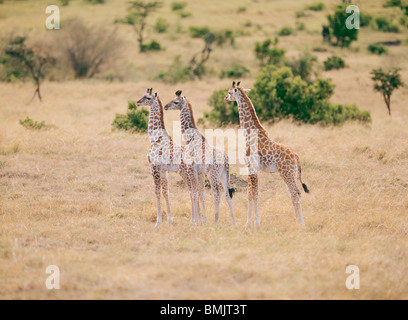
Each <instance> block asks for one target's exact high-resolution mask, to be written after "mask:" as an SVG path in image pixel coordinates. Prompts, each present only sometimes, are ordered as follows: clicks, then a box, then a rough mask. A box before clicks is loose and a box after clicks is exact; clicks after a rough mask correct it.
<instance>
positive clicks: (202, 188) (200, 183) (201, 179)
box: [198, 174, 207, 223]
mask: <svg viewBox="0 0 408 320" xmlns="http://www.w3.org/2000/svg"><path fill="white" fill-rule="evenodd" d="M198 193H199V196H200V202H201V207H202V213H203V221H204V223H207V215H206V213H205V174H199V175H198Z"/></svg>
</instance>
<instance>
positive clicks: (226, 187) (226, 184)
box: [221, 170, 237, 227]
mask: <svg viewBox="0 0 408 320" xmlns="http://www.w3.org/2000/svg"><path fill="white" fill-rule="evenodd" d="M221 182H222V186H223V187H224V191H225V198H226V199H227V202H228V205H229V208H230V211H231V218H232V225H233V226H234V227H235V226H236V225H237V224H236V222H235V216H234V210H233V209H232V199H231V196H230V191H229V189H230V185H229V177H228V172H227V171H226V170H224V171H223V172H222V176H221Z"/></svg>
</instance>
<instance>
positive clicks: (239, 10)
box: [237, 7, 247, 13]
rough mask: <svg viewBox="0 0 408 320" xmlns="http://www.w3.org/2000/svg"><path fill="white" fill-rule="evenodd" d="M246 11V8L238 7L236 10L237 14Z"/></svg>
mask: <svg viewBox="0 0 408 320" xmlns="http://www.w3.org/2000/svg"><path fill="white" fill-rule="evenodd" d="M246 11H247V8H246V7H239V8H238V9H237V13H244V12H246Z"/></svg>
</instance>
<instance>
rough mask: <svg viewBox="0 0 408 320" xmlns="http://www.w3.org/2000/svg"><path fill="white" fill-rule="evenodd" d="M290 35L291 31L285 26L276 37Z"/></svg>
mask: <svg viewBox="0 0 408 320" xmlns="http://www.w3.org/2000/svg"><path fill="white" fill-rule="evenodd" d="M291 34H293V29H292V28H291V27H287V26H285V27H283V28H282V29H280V30H279V32H278V35H279V36H281V37H285V36H290V35H291Z"/></svg>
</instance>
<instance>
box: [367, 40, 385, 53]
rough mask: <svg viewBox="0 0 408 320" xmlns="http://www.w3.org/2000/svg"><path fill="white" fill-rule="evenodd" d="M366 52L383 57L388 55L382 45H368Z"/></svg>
mask: <svg viewBox="0 0 408 320" xmlns="http://www.w3.org/2000/svg"><path fill="white" fill-rule="evenodd" d="M367 50H368V51H370V52H371V53H373V54H378V55H383V54H387V53H388V49H387V48H386V47H384V46H383V45H382V44H376V43H372V44H370V45H368V47H367Z"/></svg>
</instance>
